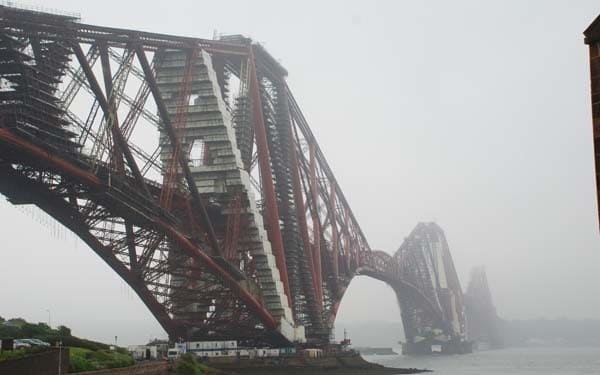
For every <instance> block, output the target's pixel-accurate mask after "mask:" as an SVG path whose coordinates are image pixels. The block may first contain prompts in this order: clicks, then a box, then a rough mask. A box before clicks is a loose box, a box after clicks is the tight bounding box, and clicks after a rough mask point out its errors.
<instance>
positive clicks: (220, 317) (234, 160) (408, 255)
mask: <svg viewBox="0 0 600 375" xmlns="http://www.w3.org/2000/svg"><path fill="white" fill-rule="evenodd" d="M286 75H287V72H286V70H285V69H284V68H283V67H282V66H281V65H280V64H279V63H278V62H277V61H276V60H275V59H274V58H273V57H272V56H270V55H269V54H268V53H267V52H266V51H265V49H264V48H263V47H261V46H260V45H259V44H256V43H253V42H252V41H251V40H250V39H248V38H245V37H243V36H239V35H232V36H226V37H222V38H221V39H220V40H206V39H197V38H187V37H180V36H173V35H164V34H156V33H150V32H142V31H137V30H126V29H117V28H109V27H102V26H96V25H88V24H83V23H81V22H79V20H78V19H77V18H76V17H71V16H63V15H55V14H50V13H43V12H37V11H29V10H23V9H17V8H13V7H6V6H0V192H1V193H2V194H4V195H5V196H6V197H7V198H8V199H9V200H10V202H12V203H13V204H16V205H19V204H32V205H36V206H38V207H39V208H40V209H42V210H44V211H45V212H47V213H48V214H49V215H51V216H52V217H54V218H55V219H56V220H57V221H59V222H60V223H61V224H63V225H64V226H65V227H67V228H69V229H70V230H72V231H73V232H74V233H76V234H77V235H78V236H79V237H80V238H81V239H82V240H83V241H84V242H85V243H86V244H87V245H88V246H89V247H90V248H91V249H92V250H93V251H94V252H96V254H98V255H99V256H100V257H101V258H102V259H103V260H104V261H105V262H106V263H107V265H108V266H109V267H111V268H112V269H113V270H114V271H115V272H116V273H117V274H118V275H119V276H120V277H121V278H122V279H123V280H125V281H126V282H127V283H128V284H129V285H130V286H131V287H132V288H133V290H135V292H136V293H137V294H138V296H139V297H140V299H141V300H142V301H143V303H144V304H145V305H146V306H147V307H148V309H149V310H150V311H151V313H152V314H153V315H154V316H155V317H156V319H157V320H158V322H159V323H160V324H161V325H162V327H163V328H164V329H165V331H166V332H167V333H168V334H169V336H170V337H171V339H173V340H176V339H180V338H183V339H186V340H221V339H236V340H238V341H240V342H241V343H242V345H243V344H244V343H247V344H249V345H253V344H261V345H262V344H273V345H275V344H280V343H286V344H287V343H289V342H298V343H304V342H306V341H309V342H311V343H314V344H323V343H326V342H327V341H328V339H329V336H330V332H331V329H332V327H333V323H334V321H335V317H336V315H337V311H338V308H339V305H340V302H341V299H342V297H343V295H344V292H345V291H346V289H347V287H348V285H349V283H350V282H351V280H352V279H353V278H354V277H355V276H357V275H367V276H371V277H374V278H377V279H379V280H383V281H385V282H386V283H388V284H389V285H391V286H392V288H394V290H395V291H396V294H397V296H398V301H399V303H400V307H401V309H402V320H403V322H404V324H405V327H406V332H407V350H408V351H409V352H411V351H412V352H418V351H425V349H426V348H427V345H429V344H430V343H439V344H440V345H441V346H444V347H447V348H450V346H449V345H450V344H451V343H458V344H462V342H463V341H464V339H465V322H464V316H463V314H462V311H463V308H462V304H463V302H462V294H461V289H460V285H459V284H458V278H457V277H456V271H455V270H454V265H453V264H452V258H451V256H450V251H449V248H448V244H447V243H446V240H445V237H444V234H443V232H442V230H441V229H440V228H439V227H438V226H437V225H435V224H433V223H427V224H419V225H418V226H417V228H416V229H415V230H414V231H413V232H412V233H411V234H410V236H409V237H408V238H407V239H406V240H405V242H404V243H403V244H402V246H401V247H400V249H399V250H398V251H397V252H396V254H395V255H394V256H390V255H388V254H386V253H384V252H379V251H372V250H371V248H370V246H369V244H368V242H367V240H366V237H365V235H364V233H363V232H362V230H361V228H360V226H359V224H358V221H357V219H356V216H355V215H354V213H353V212H352V209H351V208H350V205H349V203H348V200H347V198H346V196H345V195H344V193H343V192H342V189H341V188H340V186H339V184H338V182H337V180H336V179H335V176H334V174H333V172H332V169H331V168H330V166H329V165H328V163H327V161H326V159H325V156H324V153H323V151H322V150H321V148H320V147H319V145H318V143H317V141H316V139H315V137H314V135H313V133H312V131H311V130H310V127H309V125H308V122H307V120H306V118H305V117H304V115H303V114H302V112H301V110H300V107H299V105H298V103H297V102H296V100H295V99H294V97H293V95H292V92H291V90H290V88H289V87H288V85H287V83H286V81H285V77H286ZM448 350H450V349H448Z"/></svg>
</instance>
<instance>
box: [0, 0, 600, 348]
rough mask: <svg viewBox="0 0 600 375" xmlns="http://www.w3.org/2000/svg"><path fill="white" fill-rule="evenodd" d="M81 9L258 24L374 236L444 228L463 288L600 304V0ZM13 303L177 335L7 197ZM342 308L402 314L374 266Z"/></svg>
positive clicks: (5, 289) (521, 304)
mask: <svg viewBox="0 0 600 375" xmlns="http://www.w3.org/2000/svg"><path fill="white" fill-rule="evenodd" d="M39 4H40V5H44V6H45V7H51V8H57V9H61V10H64V11H70V12H80V13H81V15H82V18H83V22H86V23H95V24H101V25H106V26H115V27H124V28H133V29H143V30H149V31H155V32H162V33H169V34H176V35H186V36H196V37H204V38H211V37H212V36H213V33H214V31H215V30H216V31H217V32H218V33H225V34H245V35H247V36H250V37H252V38H253V39H254V40H256V41H259V42H260V43H262V44H263V45H264V46H265V47H266V48H267V49H268V51H269V52H270V53H271V54H272V55H273V56H275V57H276V58H277V59H279V60H280V62H281V63H282V64H283V65H284V66H285V67H286V68H287V69H288V71H289V78H288V82H289V84H290V87H291V89H292V91H293V92H294V94H295V97H296V99H297V100H298V102H299V104H300V106H301V107H302V109H303V112H304V114H305V115H306V117H307V119H308V121H309V123H310V125H311V128H312V130H313V132H314V133H315V135H316V136H317V139H318V141H319V144H320V146H321V148H322V149H323V151H324V153H325V156H326V157H327V159H328V161H329V164H330V165H331V167H332V169H333V171H334V173H335V175H336V178H337V180H338V182H339V183H340V186H341V188H342V189H343V191H344V193H345V195H346V197H347V198H348V200H349V202H350V205H351V206H352V209H353V211H354V213H355V215H356V217H357V218H358V220H359V223H360V225H361V227H362V229H363V231H364V232H365V234H366V236H367V238H368V240H369V242H370V244H371V247H373V248H376V249H382V250H385V251H388V252H393V251H395V249H396V248H397V247H398V246H399V245H400V243H401V242H402V240H403V238H404V237H405V236H406V235H407V234H408V233H409V232H410V231H411V230H412V229H413V227H414V226H415V225H416V223H417V222H418V221H436V222H438V224H440V225H441V227H442V228H443V229H444V230H445V232H446V235H447V238H448V241H449V244H450V248H451V251H452V255H453V257H454V262H455V265H456V267H457V270H458V272H459V276H460V278H461V282H462V285H463V287H466V283H467V281H468V274H469V270H470V268H471V267H473V266H476V265H481V264H483V265H485V266H486V268H487V272H488V278H489V280H490V284H491V288H492V293H493V297H494V299H495V304H496V307H497V310H498V313H499V315H500V316H502V317H504V318H508V319H520V318H537V317H549V318H554V317H561V316H565V317H571V318H600V297H599V296H600V282H599V280H598V278H599V275H598V269H599V267H600V235H599V230H598V221H597V214H596V201H595V193H594V188H595V186H594V176H593V155H592V120H591V108H590V107H591V106H590V90H589V65H588V60H587V46H585V45H584V44H583V36H582V32H583V30H584V29H585V28H586V27H587V26H588V25H589V24H590V23H591V22H592V20H593V19H594V18H595V17H596V16H597V15H598V14H599V13H600V2H598V1H597V0H590V1H566V0H565V1H495V2H492V1H485V2H484V1H453V2H452V5H450V4H449V2H446V1H424V0H416V1H389V2H376V1H363V2H350V1H336V2H333V1H294V2H291V1H287V2H283V1H251V2H250V1H220V2H217V1H212V2H196V1H176V0H171V1H160V2H155V1H122V0H121V1H114V0H103V1H99V0H98V1H88V0H85V1H82V0H77V1H76V0H54V1H50V0H45V1H43V2H40V3H39ZM0 221H1V223H2V225H1V226H0V238H1V239H2V245H0V246H1V249H2V255H1V258H0V316H4V317H14V316H22V317H24V318H26V319H28V320H33V321H47V320H48V312H47V311H46V310H47V309H48V310H50V311H51V315H52V324H53V325H56V324H66V325H68V326H70V327H72V328H73V332H74V334H77V335H81V336H87V337H90V338H94V339H99V340H104V341H111V340H112V339H113V338H114V336H115V335H118V336H119V338H120V339H119V341H120V343H122V344H130V343H140V342H143V341H145V340H146V339H148V338H149V337H156V336H163V335H164V333H163V332H162V329H161V328H160V326H159V325H158V323H156V322H155V320H154V318H153V317H152V316H151V314H150V313H149V312H148V311H147V309H146V308H145V307H144V306H143V305H142V303H141V302H139V301H138V299H137V296H135V294H134V293H133V292H132V291H131V290H130V289H129V287H128V286H126V285H125V284H124V282H123V281H121V280H120V279H119V278H118V277H117V275H116V274H115V273H114V272H113V271H111V270H110V269H109V267H108V266H106V265H105V264H104V263H103V261H101V260H100V258H98V257H97V256H96V255H95V254H94V253H93V252H92V251H91V250H90V249H88V248H86V246H85V245H84V244H82V243H81V242H80V241H78V240H76V238H75V237H74V235H72V234H69V233H67V232H66V230H64V229H60V228H59V227H58V225H57V224H55V223H54V222H53V220H52V219H50V218H48V217H47V216H45V214H43V213H40V211H39V210H37V209H31V208H15V207H13V206H11V205H9V204H8V203H7V202H6V201H5V200H4V199H3V198H0ZM338 319H339V320H340V321H359V320H386V321H399V320H400V316H399V310H398V307H397V303H396V300H395V296H394V295H393V292H392V291H391V289H389V288H388V287H387V286H385V285H384V284H382V283H380V282H378V281H374V280H369V279H367V278H364V277H361V278H357V279H355V280H354V281H353V283H352V284H351V287H350V289H349V291H348V293H347V295H346V297H345V299H344V301H343V303H342V307H341V311H340V315H339V318H338Z"/></svg>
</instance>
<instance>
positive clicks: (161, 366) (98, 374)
mask: <svg viewBox="0 0 600 375" xmlns="http://www.w3.org/2000/svg"><path fill="white" fill-rule="evenodd" d="M169 368H170V364H169V363H168V362H166V361H162V362H152V363H146V364H143V365H137V366H131V367H123V368H113V369H109V370H99V371H86V372H78V373H77V375H105V374H111V375H167V374H168V373H169ZM0 373H1V374H2V375H4V373H2V372H0ZM53 375H54V374H53Z"/></svg>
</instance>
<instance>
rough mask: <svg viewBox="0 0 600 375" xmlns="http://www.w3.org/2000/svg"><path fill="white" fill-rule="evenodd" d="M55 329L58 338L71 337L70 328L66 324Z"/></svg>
mask: <svg viewBox="0 0 600 375" xmlns="http://www.w3.org/2000/svg"><path fill="white" fill-rule="evenodd" d="M57 330H58V336H59V337H60V338H65V337H71V328H69V327H67V326H58V328H57Z"/></svg>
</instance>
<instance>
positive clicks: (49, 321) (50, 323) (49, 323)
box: [46, 309, 52, 328]
mask: <svg viewBox="0 0 600 375" xmlns="http://www.w3.org/2000/svg"><path fill="white" fill-rule="evenodd" d="M46 311H47V312H48V327H50V328H52V319H51V315H50V309H46Z"/></svg>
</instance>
